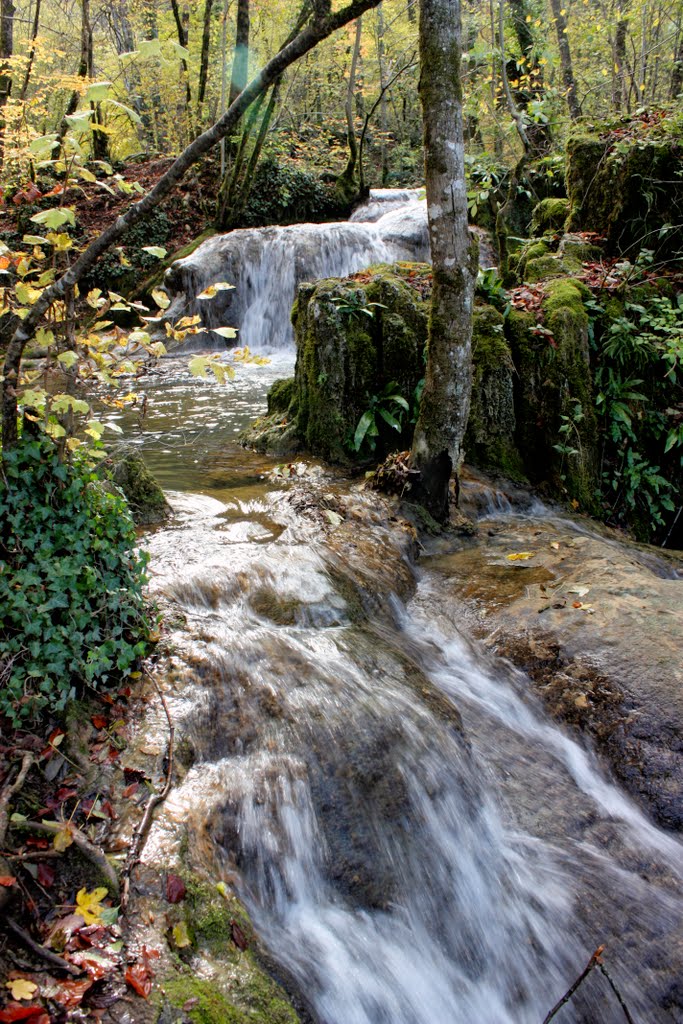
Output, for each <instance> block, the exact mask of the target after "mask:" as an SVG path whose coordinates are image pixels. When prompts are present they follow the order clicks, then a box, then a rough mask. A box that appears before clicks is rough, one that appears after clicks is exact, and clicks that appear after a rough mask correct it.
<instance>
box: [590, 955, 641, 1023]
mask: <svg viewBox="0 0 683 1024" xmlns="http://www.w3.org/2000/svg"><path fill="white" fill-rule="evenodd" d="M598 968H599V970H600V973H601V974H604V976H605V977H606V978H607V984H608V985H609V987H610V988H611V989H612V991H613V992H614V994H615V996H616V997H617V1002H618V1003H619V1006H620V1007H621V1008H622V1010H623V1011H624V1017H625V1018H626V1020H627V1021H628V1024H635V1021H634V1019H633V1017H632V1016H631V1014H630V1013H629V1009H628V1006H627V1005H626V1003H625V1002H624V997H623V996H622V994H621V992H620V991H619V989H618V988H617V986H616V985H615V984H614V982H613V981H612V977H611V975H609V974H608V973H607V968H606V967H605V965H604V964H603V963H598Z"/></svg>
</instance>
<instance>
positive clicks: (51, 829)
mask: <svg viewBox="0 0 683 1024" xmlns="http://www.w3.org/2000/svg"><path fill="white" fill-rule="evenodd" d="M12 827H13V828H21V829H27V830H30V831H32V832H47V833H48V834H49V835H57V833H58V832H67V831H68V833H69V835H70V836H71V839H72V841H73V844H74V846H75V847H77V849H78V850H80V852H81V853H82V854H83V856H84V857H85V858H86V859H87V860H89V861H90V863H91V864H94V865H95V867H96V868H97V869H98V870H99V871H100V872H101V873H102V875H103V876H104V878H105V880H106V881H107V882H108V883H109V886H110V892H111V895H112V896H116V895H118V892H119V880H118V878H117V875H116V872H115V871H114V868H113V867H112V866H111V864H110V863H109V861H108V860H107V857H106V855H105V854H104V853H103V851H102V850H101V849H100V848H99V846H95V845H94V843H91V842H90V840H89V839H88V838H87V836H85V835H84V834H83V833H82V832H81V830H80V829H79V828H76V826H75V825H72V824H71V823H70V822H66V821H65V822H61V821H18V822H14V821H13V822H12Z"/></svg>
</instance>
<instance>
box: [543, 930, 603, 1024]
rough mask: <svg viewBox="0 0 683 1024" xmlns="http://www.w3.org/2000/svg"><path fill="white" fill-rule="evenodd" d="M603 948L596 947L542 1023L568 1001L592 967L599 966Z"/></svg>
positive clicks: (546, 1022)
mask: <svg viewBox="0 0 683 1024" xmlns="http://www.w3.org/2000/svg"><path fill="white" fill-rule="evenodd" d="M604 949H605V947H604V946H598V948H597V949H596V950H595V952H594V953H593V956H592V957H591V958H590V960H589V961H588V963H587V964H586V966H585V967H584V969H583V970H582V972H581V974H580V975H579V976H578V978H577V979H576V981H575V982H574V983H573V985H572V986H571V987H570V988H568V989H567V991H566V992H565V994H564V995H563V996H562V998H561V999H560V1001H559V1002H558V1003H555V1005H554V1006H553V1008H552V1010H551V1011H550V1012H549V1013H548V1015H547V1016H546V1017H545V1018H544V1020H543V1024H548V1022H549V1021H551V1020H552V1019H553V1017H555V1016H556V1014H557V1013H558V1012H559V1011H560V1010H561V1009H562V1007H563V1006H564V1005H565V1003H568V1002H569V1000H570V999H571V997H572V996H573V995H574V993H575V992H576V990H577V988H578V987H579V985H581V984H582V982H584V981H585V980H586V978H587V977H588V975H589V974H590V972H591V971H592V970H593V968H594V967H598V966H599V964H600V962H601V961H600V956H601V955H602V953H603V952H604Z"/></svg>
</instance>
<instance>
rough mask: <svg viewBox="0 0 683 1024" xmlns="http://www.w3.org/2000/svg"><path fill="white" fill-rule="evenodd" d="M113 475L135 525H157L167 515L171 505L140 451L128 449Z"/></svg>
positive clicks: (113, 470) (115, 467)
mask: <svg viewBox="0 0 683 1024" xmlns="http://www.w3.org/2000/svg"><path fill="white" fill-rule="evenodd" d="M112 479H113V481H114V483H115V484H117V486H118V487H120V488H121V490H122V491H123V494H124V497H125V499H126V501H127V502H128V504H129V505H130V510H131V513H132V515H133V522H134V523H135V525H136V526H155V525H156V524H157V523H163V522H165V521H166V520H167V519H168V517H169V515H170V514H171V507H170V505H169V504H168V502H167V501H166V498H165V497H164V492H163V491H162V489H161V487H159V484H158V483H157V482H156V480H155V479H154V477H153V476H152V474H151V473H150V471H149V470H148V469H147V466H146V465H145V463H144V461H143V459H141V458H140V456H139V455H135V454H133V453H128V454H127V455H124V456H123V458H121V459H119V460H118V461H117V462H116V463H115V465H114V467H113V469H112Z"/></svg>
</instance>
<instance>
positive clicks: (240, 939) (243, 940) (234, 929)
mask: <svg viewBox="0 0 683 1024" xmlns="http://www.w3.org/2000/svg"><path fill="white" fill-rule="evenodd" d="M230 935H231V936H232V941H233V942H234V943H235V945H236V946H237V948H238V949H241V950H245V949H246V948H247V946H248V945H249V943H248V942H247V937H246V935H245V934H244V932H243V931H242V929H241V928H240V926H239V925H238V923H237V921H231V922H230Z"/></svg>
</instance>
